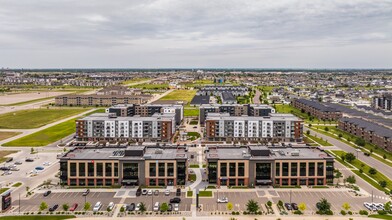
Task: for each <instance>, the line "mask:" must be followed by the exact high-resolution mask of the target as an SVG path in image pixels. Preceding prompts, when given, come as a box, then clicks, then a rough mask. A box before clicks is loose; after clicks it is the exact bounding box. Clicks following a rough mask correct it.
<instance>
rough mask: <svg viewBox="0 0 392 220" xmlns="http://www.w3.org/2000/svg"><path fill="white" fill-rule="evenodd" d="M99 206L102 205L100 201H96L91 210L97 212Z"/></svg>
mask: <svg viewBox="0 0 392 220" xmlns="http://www.w3.org/2000/svg"><path fill="white" fill-rule="evenodd" d="M101 207H102V203H101V202H97V203H95V206H94V208H93V211H94V212H98V211H99V210H100V209H101Z"/></svg>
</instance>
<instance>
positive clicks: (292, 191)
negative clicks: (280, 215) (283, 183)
mask: <svg viewBox="0 0 392 220" xmlns="http://www.w3.org/2000/svg"><path fill="white" fill-rule="evenodd" d="M292 192H293V191H292V190H290V205H291V194H292Z"/></svg>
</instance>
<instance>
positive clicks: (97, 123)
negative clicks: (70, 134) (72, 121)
mask: <svg viewBox="0 0 392 220" xmlns="http://www.w3.org/2000/svg"><path fill="white" fill-rule="evenodd" d="M174 133H175V114H174V113H166V114H163V113H155V114H153V115H152V116H148V117H142V116H133V117H117V115H116V114H114V113H109V114H108V113H95V114H92V115H90V116H87V117H84V118H82V119H78V120H76V139H77V140H80V141H101V140H105V141H120V142H127V141H132V142H144V141H162V142H169V141H171V139H172V138H173V135H174Z"/></svg>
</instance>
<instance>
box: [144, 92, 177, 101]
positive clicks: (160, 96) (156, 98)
mask: <svg viewBox="0 0 392 220" xmlns="http://www.w3.org/2000/svg"><path fill="white" fill-rule="evenodd" d="M173 91H174V89H169V90H167V91H166V92H164V93H162V94H157V95H154V97H153V98H152V99H151V100H150V101H148V103H152V102H155V101H157V100H159V99H160V98H162V97H163V96H165V95H167V94H169V93H171V92H173Z"/></svg>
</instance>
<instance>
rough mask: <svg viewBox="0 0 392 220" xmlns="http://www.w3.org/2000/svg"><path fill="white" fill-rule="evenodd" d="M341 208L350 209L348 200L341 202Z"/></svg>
mask: <svg viewBox="0 0 392 220" xmlns="http://www.w3.org/2000/svg"><path fill="white" fill-rule="evenodd" d="M342 208H343V209H344V210H346V211H348V210H349V209H351V206H350V204H348V202H345V203H343V205H342Z"/></svg>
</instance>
